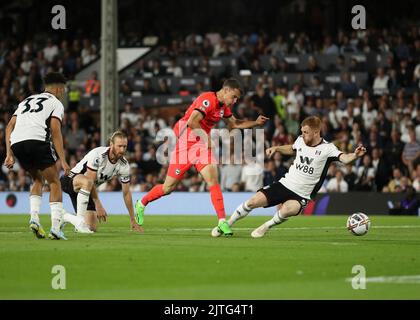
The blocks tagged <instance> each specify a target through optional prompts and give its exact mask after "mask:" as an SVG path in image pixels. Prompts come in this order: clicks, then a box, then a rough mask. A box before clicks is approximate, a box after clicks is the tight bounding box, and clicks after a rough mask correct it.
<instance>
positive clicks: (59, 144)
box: [50, 117, 70, 175]
mask: <svg viewBox="0 0 420 320" xmlns="http://www.w3.org/2000/svg"><path fill="white" fill-rule="evenodd" d="M50 125H51V138H52V141H53V143H54V148H55V150H56V151H57V154H58V157H59V158H60V161H61V165H62V167H63V170H64V174H65V175H68V174H69V173H70V166H69V165H68V163H67V161H66V156H65V154H64V147H63V136H62V134H61V121H60V120H59V119H58V118H55V117H52V118H51V122H50Z"/></svg>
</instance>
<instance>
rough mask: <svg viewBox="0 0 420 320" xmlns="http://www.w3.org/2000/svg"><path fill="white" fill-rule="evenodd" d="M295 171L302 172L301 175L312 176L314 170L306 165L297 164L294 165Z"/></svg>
mask: <svg viewBox="0 0 420 320" xmlns="http://www.w3.org/2000/svg"><path fill="white" fill-rule="evenodd" d="M296 169H298V170H300V171H302V172H303V173H308V174H313V173H314V168H313V167H310V166H308V165H303V164H298V163H296Z"/></svg>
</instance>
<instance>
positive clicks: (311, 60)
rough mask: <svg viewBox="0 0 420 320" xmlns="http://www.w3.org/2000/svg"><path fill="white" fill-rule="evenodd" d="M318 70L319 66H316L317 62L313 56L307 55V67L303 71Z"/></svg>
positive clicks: (314, 71)
mask: <svg viewBox="0 0 420 320" xmlns="http://www.w3.org/2000/svg"><path fill="white" fill-rule="evenodd" d="M319 71H320V68H319V66H318V62H317V61H316V59H315V58H314V57H313V56H309V57H308V67H307V68H306V70H305V72H312V73H317V72H319Z"/></svg>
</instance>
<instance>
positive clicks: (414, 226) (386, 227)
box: [0, 225, 420, 234]
mask: <svg viewBox="0 0 420 320" xmlns="http://www.w3.org/2000/svg"><path fill="white" fill-rule="evenodd" d="M256 227H257V226H255V227H254V228H236V227H234V230H239V231H249V230H254V229H255V228H256ZM1 229H2V228H1V227H0V232H2V233H3V232H4V233H9V234H14V233H16V234H19V233H27V231H10V232H7V231H1ZM112 229H120V230H128V229H127V227H113V228H112ZM212 229H213V228H157V229H154V228H152V229H149V231H152V232H154V231H158V232H162V231H163V232H167V231H171V232H185V231H210V230H212ZM343 229H344V230H346V227H294V228H285V227H279V228H276V229H273V230H271V231H280V230H343ZM371 229H420V225H401V226H372V227H371ZM64 231H66V230H64ZM69 231H71V230H67V232H69Z"/></svg>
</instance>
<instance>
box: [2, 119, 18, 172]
mask: <svg viewBox="0 0 420 320" xmlns="http://www.w3.org/2000/svg"><path fill="white" fill-rule="evenodd" d="M15 125H16V116H13V117H12V119H10V121H9V123H8V124H7V127H6V159H5V160H4V165H5V166H6V167H7V168H9V169H11V168H13V165H14V164H15V156H14V154H13V150H12V148H11V146H10V135H11V134H12V131H13V129H14V128H15Z"/></svg>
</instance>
